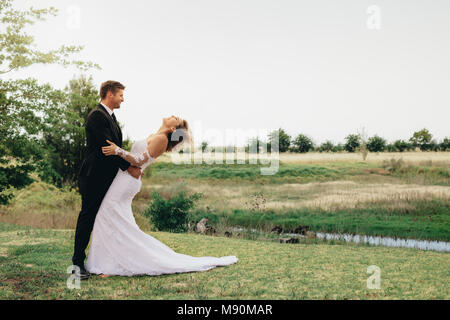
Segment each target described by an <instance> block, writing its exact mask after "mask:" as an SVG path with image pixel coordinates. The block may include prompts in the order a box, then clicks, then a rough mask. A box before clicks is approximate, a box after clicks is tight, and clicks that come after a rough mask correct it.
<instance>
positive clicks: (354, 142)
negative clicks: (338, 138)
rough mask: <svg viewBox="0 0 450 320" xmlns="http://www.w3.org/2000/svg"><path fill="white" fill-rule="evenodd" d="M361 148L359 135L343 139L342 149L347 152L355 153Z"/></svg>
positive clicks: (350, 135) (351, 135)
mask: <svg viewBox="0 0 450 320" xmlns="http://www.w3.org/2000/svg"><path fill="white" fill-rule="evenodd" d="M360 146H361V143H360V136H359V134H349V135H348V136H347V137H345V144H344V149H345V150H346V151H347V152H355V151H356V149H357V148H359V147H360Z"/></svg>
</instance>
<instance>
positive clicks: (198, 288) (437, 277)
mask: <svg viewBox="0 0 450 320" xmlns="http://www.w3.org/2000/svg"><path fill="white" fill-rule="evenodd" d="M0 230H1V233H0V299H449V298H450V289H449V288H450V286H449V284H450V283H449V281H450V267H449V266H450V256H449V255H448V254H445V253H437V252H425V251H420V250H415V249H400V248H383V247H370V246H361V245H343V244H339V245H330V244H321V243H314V242H311V243H301V244H280V243H275V242H267V241H266V242H263V241H252V240H245V239H233V238H223V237H214V236H202V235H196V234H172V233H164V232H151V233H150V234H151V235H152V236H154V237H155V238H157V239H159V240H160V241H163V242H164V243H166V244H167V245H169V246H170V247H171V248H173V249H174V250H175V251H177V252H180V253H185V254H189V255H193V256H225V255H236V256H237V257H238V258H239V261H238V263H236V264H234V265H231V266H226V267H218V268H215V269H212V270H209V271H206V272H192V273H183V274H172V275H161V276H156V277H154V276H153V277H151V276H139V277H111V278H106V279H102V278H100V277H98V276H93V277H92V278H91V279H89V280H88V281H82V282H81V288H80V289H73V290H70V289H68V288H67V285H66V282H67V278H68V277H69V274H67V273H66V270H67V268H68V267H69V266H70V265H71V261H70V256H71V254H72V246H73V234H74V232H73V230H48V229H47V230H42V229H32V228H29V227H18V226H11V225H7V224H0ZM370 265H376V266H378V267H379V268H380V269H381V288H380V289H368V288H367V278H368V277H369V276H370V274H367V273H366V272H367V267H368V266H370Z"/></svg>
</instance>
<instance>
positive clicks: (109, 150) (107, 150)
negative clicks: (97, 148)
mask: <svg viewBox="0 0 450 320" xmlns="http://www.w3.org/2000/svg"><path fill="white" fill-rule="evenodd" d="M106 142H108V143H109V146H107V147H102V152H103V154H104V155H105V156H113V155H115V154H116V149H117V146H116V145H115V144H114V142H111V141H109V140H106Z"/></svg>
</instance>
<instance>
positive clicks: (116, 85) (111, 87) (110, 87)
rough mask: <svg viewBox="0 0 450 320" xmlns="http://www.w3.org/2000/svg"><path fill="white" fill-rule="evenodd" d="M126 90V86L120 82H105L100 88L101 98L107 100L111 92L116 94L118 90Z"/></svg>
mask: <svg viewBox="0 0 450 320" xmlns="http://www.w3.org/2000/svg"><path fill="white" fill-rule="evenodd" d="M119 89H122V90H124V89H125V86H124V85H123V84H121V83H120V82H118V81H112V80H108V81H106V82H103V83H102V85H101V87H100V98H102V100H103V99H105V98H106V94H107V93H108V91H111V92H112V93H113V94H116V92H117V90H119Z"/></svg>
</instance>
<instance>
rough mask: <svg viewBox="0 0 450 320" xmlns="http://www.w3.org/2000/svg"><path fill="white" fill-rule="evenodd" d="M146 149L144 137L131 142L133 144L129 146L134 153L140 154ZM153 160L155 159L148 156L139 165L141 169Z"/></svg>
mask: <svg viewBox="0 0 450 320" xmlns="http://www.w3.org/2000/svg"><path fill="white" fill-rule="evenodd" d="M146 149H147V140H146V139H144V140H139V141H136V142H135V143H133V146H132V147H131V153H132V154H135V155H141V154H143V153H144V152H145V151H146ZM155 160H156V159H155V158H152V157H150V159H148V160H147V162H145V163H144V164H143V165H142V166H141V169H142V171H144V170H145V168H147V167H148V165H149V164H150V163H152V162H154V161H155Z"/></svg>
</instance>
